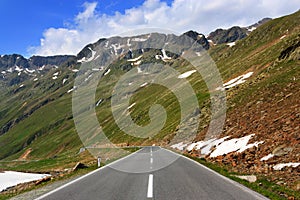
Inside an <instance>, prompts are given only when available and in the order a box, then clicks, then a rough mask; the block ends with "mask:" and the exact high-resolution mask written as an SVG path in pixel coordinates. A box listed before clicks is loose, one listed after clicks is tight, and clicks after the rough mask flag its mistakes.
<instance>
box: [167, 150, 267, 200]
mask: <svg viewBox="0 0 300 200" xmlns="http://www.w3.org/2000/svg"><path fill="white" fill-rule="evenodd" d="M162 149H164V150H166V151H169V152H171V153H173V154H176V155H178V156H179V157H182V158H185V159H187V160H189V161H191V162H194V163H195V164H197V165H199V166H201V167H203V168H205V169H207V170H208V171H210V172H212V173H213V174H215V175H217V176H219V177H221V178H223V179H224V180H226V181H228V182H230V183H231V184H233V185H235V186H236V187H238V188H240V189H241V190H244V191H245V192H248V193H250V194H253V195H254V196H255V197H257V199H259V200H270V199H269V198H267V197H265V196H263V195H262V194H259V193H258V192H256V191H254V190H251V189H249V188H247V187H246V186H244V185H242V184H240V183H238V182H235V181H233V180H231V179H230V178H227V177H226V176H223V175H222V174H219V173H218V172H216V171H214V170H212V169H210V168H208V167H206V166H204V165H202V164H201V163H198V162H197V161H195V160H193V159H191V158H189V157H186V156H183V155H180V154H179V153H175V152H173V151H171V150H169V149H165V148H162Z"/></svg>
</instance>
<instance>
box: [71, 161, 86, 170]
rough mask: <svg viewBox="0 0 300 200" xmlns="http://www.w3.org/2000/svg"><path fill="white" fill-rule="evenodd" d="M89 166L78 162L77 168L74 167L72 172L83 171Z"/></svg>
mask: <svg viewBox="0 0 300 200" xmlns="http://www.w3.org/2000/svg"><path fill="white" fill-rule="evenodd" d="M86 167H87V166H85V165H84V164H83V163H81V162H78V163H77V164H76V165H75V167H73V169H72V171H75V170H77V169H83V168H86Z"/></svg>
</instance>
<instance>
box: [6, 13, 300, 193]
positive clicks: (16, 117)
mask: <svg viewBox="0 0 300 200" xmlns="http://www.w3.org/2000/svg"><path fill="white" fill-rule="evenodd" d="M299 22H300V11H298V12H296V13H294V14H291V15H287V16H284V17H281V18H277V19H270V18H265V19H263V20H261V21H259V22H258V23H256V24H254V25H251V26H249V27H237V26H234V27H232V28H230V29H227V30H225V29H217V30H216V31H214V32H212V33H210V34H209V35H208V36H205V35H203V34H201V33H198V32H196V31H188V32H186V33H184V34H182V35H180V36H175V35H170V34H169V35H167V34H162V33H151V34H144V35H138V36H132V37H123V38H122V37H112V38H102V39H99V40H98V41H97V42H96V43H93V44H88V45H87V46H86V47H84V48H83V49H82V50H81V51H80V52H79V53H78V54H77V55H58V56H50V57H42V56H32V57H30V58H28V59H26V58H24V57H23V56H21V55H17V54H13V55H1V56H0V70H1V76H0V97H1V100H0V147H1V151H0V169H1V168H2V169H10V170H22V171H36V172H37V171H38V172H46V171H56V172H63V171H64V170H65V169H66V168H71V167H72V166H74V165H75V164H76V163H77V162H83V163H85V164H86V165H90V164H93V163H94V162H95V159H94V157H93V156H92V154H93V153H91V152H89V151H86V147H87V146H85V147H84V145H83V144H82V140H81V139H80V138H79V136H78V134H77V130H76V127H75V123H74V115H73V114H74V112H73V111H74V110H72V109H74V108H72V94H73V93H74V92H76V91H77V89H78V88H77V85H76V81H77V80H76V77H77V76H78V74H80V73H82V74H84V78H85V79H83V80H81V83H83V82H86V83H88V82H89V80H91V79H93V77H95V76H96V75H95V74H96V73H97V72H99V71H100V72H103V76H102V77H101V80H100V81H99V83H98V85H97V87H96V89H95V91H96V92H95V97H94V98H95V101H94V105H92V108H93V109H95V112H96V116H97V118H98V120H99V123H100V125H101V128H102V130H103V131H104V132H105V135H106V137H107V138H108V139H109V140H110V141H111V142H112V143H113V144H115V145H116V146H118V147H121V148H125V147H126V148H127V147H130V146H143V145H153V144H155V145H161V146H166V147H170V146H171V145H174V144H175V143H174V142H173V143H172V141H174V138H177V140H176V143H177V142H178V143H181V144H185V146H182V148H175V149H177V150H180V151H182V152H184V153H187V154H190V155H192V156H195V157H202V158H203V159H205V160H207V161H209V162H213V163H217V164H219V165H221V166H224V167H226V168H227V169H228V170H231V171H233V172H234V173H241V174H256V175H257V176H258V177H259V178H262V179H268V180H270V181H272V182H275V183H276V184H278V185H282V186H283V187H287V188H288V189H287V190H286V191H284V192H282V191H279V192H278V195H279V196H280V195H282V194H283V195H285V196H287V197H289V196H292V195H294V196H296V197H299V193H293V192H289V191H290V190H291V191H297V190H298V191H299V188H300V182H299V165H297V166H296V167H293V166H292V165H286V167H282V168H281V169H280V170H276V167H275V166H276V165H277V164H288V163H296V164H297V163H300V156H299V152H300V151H299V150H300V144H299V130H300V129H299V124H300V123H299V122H300V110H299V108H300V107H299V105H300V102H299V98H298V97H299V95H300V93H299V87H300V81H299V79H300V70H299V64H300V23H299ZM185 37H189V38H191V39H192V41H193V42H196V43H197V44H198V45H200V46H201V47H202V49H201V50H199V52H198V53H199V54H202V53H203V52H204V50H206V52H208V54H209V55H210V57H211V58H212V60H213V61H214V62H215V64H216V66H217V67H218V69H219V71H220V74H221V76H222V79H223V81H224V84H223V87H224V88H223V89H224V90H225V91H226V100H227V113H226V115H227V118H226V121H225V125H224V128H223V132H222V134H221V136H220V137H228V138H232V139H235V138H243V137H249V140H248V141H247V142H249V144H250V143H252V144H255V145H253V146H251V147H249V146H248V147H249V148H246V149H244V150H243V151H241V148H238V149H235V150H232V151H229V152H226V153H223V154H220V155H218V156H215V157H214V156H212V154H211V153H212V152H213V150H214V149H217V148H218V147H220V145H222V142H219V143H211V144H212V146H211V149H210V153H205V152H204V151H203V148H202V147H200V146H198V147H199V148H197V145H198V144H200V142H203V141H204V139H205V134H206V132H207V131H208V124H209V121H210V117H211V111H210V110H209V108H210V105H211V101H212V100H211V99H210V92H211V91H209V90H208V88H207V86H206V84H205V82H204V80H203V77H201V75H199V74H197V73H194V72H192V69H193V68H192V66H190V65H189V63H187V61H185V60H184V59H182V58H181V57H180V56H178V55H176V54H174V53H172V52H169V51H165V50H164V49H162V48H157V49H155V48H138V47H143V46H153V47H155V45H158V46H159V44H171V43H172V41H174V40H176V41H178V42H179V43H185V42H186V41H185ZM133 47H136V49H138V50H132V51H131V50H130V48H133ZM103 49H105V52H104V53H103V52H102V50H103ZM133 49H134V48H133ZM107 52H108V54H105V53H107ZM108 57H113V58H116V59H114V62H112V63H110V64H109V65H108V66H105V67H103V66H104V65H102V64H103V63H106V62H107V58H108ZM88 63H93V64H96V65H95V66H96V67H92V68H87V69H86V71H81V70H82V68H81V66H83V65H88ZM143 63H158V64H161V65H168V66H171V67H172V68H174V69H176V70H177V71H179V72H180V73H181V75H183V77H185V78H186V79H187V80H188V81H189V82H190V83H191V86H192V87H193V89H195V91H196V96H197V98H198V103H199V110H197V111H195V113H197V114H199V116H200V119H201V120H200V123H199V126H198V128H197V129H196V130H195V131H196V132H197V135H196V137H195V138H194V139H193V141H187V140H185V139H184V137H182V140H181V137H177V136H176V134H177V135H183V136H184V134H185V133H184V131H182V132H179V133H178V132H176V131H177V130H178V125H179V122H180V117H181V116H180V110H179V108H177V107H180V106H179V105H178V101H177V100H176V97H175V96H174V94H173V93H172V92H170V91H169V90H167V89H166V88H164V87H162V86H159V85H156V84H150V83H148V82H145V83H144V84H143V86H142V85H141V87H140V88H139V89H137V93H136V94H133V95H132V98H131V99H130V108H129V107H128V110H130V116H131V118H132V119H133V121H134V122H135V123H136V124H138V125H140V126H146V125H148V124H150V123H151V118H150V116H149V114H148V111H149V109H150V107H151V105H153V104H160V105H162V106H163V107H164V108H165V110H166V112H167V114H168V118H167V119H166V123H165V125H164V126H163V128H162V129H161V130H160V131H159V133H157V134H156V135H155V136H153V137H147V138H138V137H134V136H132V135H126V134H124V131H122V130H121V129H120V128H119V127H118V125H117V124H116V122H115V121H114V116H113V113H112V111H111V109H110V107H111V99H112V98H113V95H112V93H113V91H114V89H115V88H114V86H115V85H116V84H117V83H118V80H119V78H120V77H121V76H122V75H124V74H125V73H126V72H129V71H130V70H131V69H135V68H136V69H137V70H138V71H141V73H146V70H147V69H146V68H143V66H142V64H143ZM187 72H189V73H190V74H189V75H187V74H185V73H187ZM184 74H185V76H184ZM124 90H126V88H125V89H124ZM174 106H175V107H176V109H174ZM82 109H83V110H84V109H87V108H85V107H83V108H82ZM82 112H84V111H82ZM193 123H194V122H193V121H189V122H186V124H187V126H189V127H193V126H194V125H195V124H193ZM87 124H89V123H88V122H87ZM87 129H88V128H87ZM250 135H251V137H250ZM228 138H226V139H224V140H225V141H227V140H228ZM250 138H251V139H250ZM228 141H229V140H228ZM197 142H198V143H197ZM192 144H193V146H191V145H192ZM228 144H229V143H228ZM101 145H105V144H99V146H101ZM175 145H176V144H175ZM246 146H247V143H246ZM176 147H179V146H178V145H177V146H176ZM187 147H189V148H187ZM203 147H205V146H203ZM206 147H208V146H206ZM239 151H240V152H239ZM116 156H118V155H115V154H114V153H113V152H112V153H108V154H107V155H104V156H103V159H104V160H107V161H109V160H110V159H113V158H114V157H116ZM267 156H268V157H267ZM263 158H264V159H263ZM281 193H282V194H281ZM297 195H298V196H297Z"/></svg>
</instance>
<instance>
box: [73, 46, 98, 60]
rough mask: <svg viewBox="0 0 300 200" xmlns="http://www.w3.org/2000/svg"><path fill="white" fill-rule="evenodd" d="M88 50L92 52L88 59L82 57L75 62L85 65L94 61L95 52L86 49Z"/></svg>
mask: <svg viewBox="0 0 300 200" xmlns="http://www.w3.org/2000/svg"><path fill="white" fill-rule="evenodd" d="M88 49H89V50H90V51H91V52H92V55H91V57H89V58H88V59H87V58H86V57H83V58H81V59H79V60H77V62H79V63H85V62H90V61H92V60H94V58H95V55H96V51H94V50H93V49H92V48H91V47H88Z"/></svg>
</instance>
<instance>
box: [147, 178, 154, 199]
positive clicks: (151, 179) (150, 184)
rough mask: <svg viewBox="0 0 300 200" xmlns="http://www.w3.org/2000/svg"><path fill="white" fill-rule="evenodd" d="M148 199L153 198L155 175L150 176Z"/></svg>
mask: <svg viewBox="0 0 300 200" xmlns="http://www.w3.org/2000/svg"><path fill="white" fill-rule="evenodd" d="M147 198H153V174H149V179H148V192H147Z"/></svg>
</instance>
